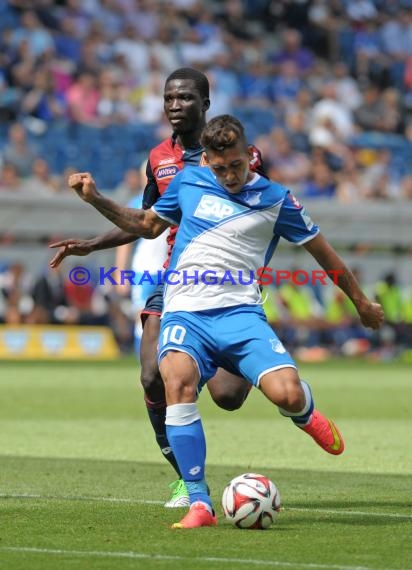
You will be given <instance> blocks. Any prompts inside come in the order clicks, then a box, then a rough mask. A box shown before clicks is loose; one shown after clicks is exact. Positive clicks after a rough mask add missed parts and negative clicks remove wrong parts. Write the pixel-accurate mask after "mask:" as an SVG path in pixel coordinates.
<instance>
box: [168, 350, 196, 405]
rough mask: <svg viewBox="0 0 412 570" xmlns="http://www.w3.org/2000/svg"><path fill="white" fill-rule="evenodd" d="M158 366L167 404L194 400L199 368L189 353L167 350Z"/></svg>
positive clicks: (185, 402)
mask: <svg viewBox="0 0 412 570" xmlns="http://www.w3.org/2000/svg"><path fill="white" fill-rule="evenodd" d="M159 368H160V372H161V374H162V378H163V381H164V384H165V391H166V401H167V405H168V406H171V405H173V404H187V403H193V402H195V401H196V398H197V385H198V383H199V369H198V365H197V363H196V362H195V360H194V359H193V358H192V357H191V356H190V355H189V354H187V353H185V352H180V351H174V350H169V351H168V352H167V353H166V354H165V355H164V356H163V358H162V359H161V361H160V364H159Z"/></svg>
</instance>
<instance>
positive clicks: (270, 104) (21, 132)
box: [0, 0, 412, 344]
mask: <svg viewBox="0 0 412 570" xmlns="http://www.w3.org/2000/svg"><path fill="white" fill-rule="evenodd" d="M182 66H192V67H196V68H198V69H200V70H202V71H204V72H205V73H206V74H207V75H208V77H209V79H210V83H211V109H210V112H209V115H208V116H209V118H210V117H212V116H214V115H217V114H221V113H232V114H234V115H236V116H237V117H238V118H239V119H241V120H242V122H243V123H244V124H245V126H246V130H247V134H248V138H249V140H250V142H254V143H255V144H256V145H257V146H258V147H259V148H260V149H261V151H262V155H263V158H264V162H265V165H266V168H267V170H268V173H269V175H270V176H271V177H272V178H274V179H276V180H277V181H279V182H281V183H283V184H285V185H286V186H288V187H289V188H291V189H292V190H293V191H294V192H295V193H296V194H297V195H298V197H302V198H304V199H305V200H306V199H318V198H323V199H328V200H331V199H335V200H337V201H340V202H345V203H354V204H355V203H358V202H359V200H375V201H376V200H380V201H382V200H398V201H402V200H411V199H412V0H210V1H208V2H201V1H199V0H0V192H9V193H10V192H12V193H29V194H30V195H31V196H35V195H38V196H43V197H47V196H55V195H58V194H59V193H62V192H66V191H67V189H66V181H67V176H68V174H69V173H70V172H72V171H74V170H90V171H91V172H93V174H94V176H95V178H96V181H97V183H98V185H99V187H100V188H102V189H105V190H106V191H108V192H115V194H113V195H115V196H119V197H121V199H122V201H124V202H126V201H127V200H128V198H130V197H131V196H132V195H133V194H135V193H136V191H137V190H138V188H136V180H137V178H136V176H135V173H136V169H138V168H139V166H140V164H141V163H142V162H143V161H144V160H145V158H146V157H147V152H148V150H149V148H151V147H152V146H153V145H155V144H157V142H158V141H160V140H161V139H162V138H164V137H165V136H168V135H169V134H170V130H169V129H170V127H169V125H168V124H167V123H166V122H165V119H164V117H163V97H162V91H163V84H164V80H165V78H166V77H167V75H168V74H169V73H170V72H172V71H173V70H174V69H176V68H178V67H182ZM116 191H117V193H116ZM1 279H2V282H1V283H2V289H3V291H5V293H4V295H3V296H5V297H6V298H7V299H8V300H9V306H10V308H11V309H12V308H13V307H14V306H16V303H14V305H13V303H11V304H10V300H11V299H12V298H14V295H15V294H16V293H15V291H14V286H12V285H10V284H12V283H14V282H16V280H17V281H18V282H19V286H18V287H17V286H16V287H17V291H20V292H21V293H22V295H23V297H22V298H25V293H29V297H31V298H32V300H34V301H33V303H34V305H32V307H33V308H32V309H31V310H29V304H27V305H26V306H25V311H23V312H24V319H25V320H27V319H35V320H36V319H37V320H38V319H39V318H40V320H44V319H47V318H48V319H49V320H52V321H54V320H55V319H57V321H66V320H69V321H71V320H73V321H74V322H75V321H76V320H79V319H80V320H82V319H83V318H85V319H86V320H87V319H89V318H90V319H92V320H96V319H100V318H107V315H108V314H109V313H110V310H111V309H110V301H108V299H109V298H110V296H108V295H107V294H105V293H103V294H100V293H99V295H97V294H96V295H95V291H89V292H88V294H87V295H86V293H85V292H84V291H83V293H82V295H84V296H85V297H87V299H86V298H82V299H79V298H74V297H76V295H77V294H79V292H78V291H77V292H75V291H71V292H70V291H69V289H70V287H69V286H68V284H67V283H66V286H64V282H61V281H60V277H59V276H58V275H54V276H53V278H51V277H50V279H49V278H48V280H46V281H47V287H49V288H50V291H52V292H53V295H57V297H58V298H60V297H59V296H60V295H62V297H61V299H60V301H57V299H56V306H58V307H69V309H71V308H74V309H76V310H73V311H71V310H69V311H68V312H67V311H66V310H65V309H62V311H60V313H59V315H60V316H59V315H57V313H56V310H55V309H56V306H54V305H53V309H51V308H50V307H46V306H44V305H43V304H42V303H41V302H40V301H38V299H40V298H43V297H44V298H45V299H46V298H49V297H50V295H49V294H46V293H45V288H46V282H44V283H42V278H40V280H39V281H36V282H35V283H32V284H31V286H32V289H30V292H29V289H27V290H26V289H25V287H26V285H25V273H24V268H22V267H19V266H18V264H17V265H16V266H10V267H8V268H6V269H5V271H4V272H3V273H2V274H1ZM49 281H50V282H49ZM7 283H9V285H7ZM5 284H6V285H5ZM78 289H79V288H78ZM300 289H301V290H304V289H306V288H305V287H301V288H300ZM402 295H403V294H402ZM18 296H19V295H18ZM52 297H53V296H52ZM72 297H73V298H72ZM292 297H293V295H292ZM53 299H55V298H54V297H53ZM62 299H64V302H63V301H62ZM278 300H279V299H278ZM280 300H281V302H280V306H281V307H283V309H284V308H285V306H286V305H285V298H283V299H282V298H280ZM19 302H20V301H19ZM318 302H319V300H318ZM53 303H54V301H53ZM93 303H94V304H95V307H97V309H96V308H94V309H93V308H92V307H93V306H94V305H93ZM336 303H337V304H338V305H339V303H338V301H336ZM397 303H398V301H397ZM399 303H401V301H399ZM402 303H403V301H402ZM408 303H409V305H410V300H409V301H408ZM275 305H276V306H277V307H279V302H277V303H275V304H274V306H275ZM320 305H321V306H322V302H320ZM409 305H408V306H409ZM103 306H104V307H105V310H103V309H102V307H103ZM117 306H118V305H116V307H117ZM399 306H400V305H399ZM38 307H40V309H41V310H40V309H39V310H40V313H41V316H40V317H38V316H36V310H35V309H36V308H38ZM325 307H326V304H325V302H323V316H322V319H324V318H325V315H326V314H327V313H328V311H329V309H325ZM341 308H342V307H341ZM283 309H282V311H283ZM399 310H401V309H399ZM96 311H97V312H96ZM99 311H100V312H99ZM282 311H280V313H279V315H280V316H279V318H280V319H282V314H283V313H282ZM113 312H115V311H114V310H113ZM275 312H276V311H275ZM409 312H410V309H409ZM120 313H122V314H124V311H123V312H122V311H120ZM332 313H333V311H332ZM83 314H84V315H86V316H85V317H83V316H82V315H83ZM401 314H403V313H396V312H395V313H394V315H393V318H392V317H391V319H392V321H391V322H392V323H393V327H392V329H391V330H393V331H394V333H393V335H392V337H391V335H390V334H388V335H387V336H388V339H389V338H396V339H397V340H399V339H400V342H404V340H403V339H404V336H402V335H404V332H402V331H400V330H399V327H398V326H397V323H398V322H399V319H401ZM47 315H48V316H47ZM312 317H313V315H312V316H311V318H312ZM21 318H22V317H21V316H20V317H19V316H18V311H17V312H16V313H14V312H13V310H10V311H8V314H4V313H3V319H4V320H6V321H7V322H14V321H15V320H17V321H18V319H21ZM114 318H115V317H113V319H114ZM313 318H315V317H313ZM330 318H332V317H330ZM333 318H337V317H336V315H335V317H333ZM342 318H343V317H342ZM345 318H349V317H348V316H347V317H345ZM118 319H119V322H120V321H121V318H120V317H118ZM278 320H279V319H278V317H276V319H275V321H277V322H278ZM411 320H412V319H411ZM329 322H331V321H329ZM122 326H123V325H120V324H119V325H118V328H119V330H120V329H122V330H123V329H124V327H123V328H122ZM322 327H323V325H322V326H320V328H319V335H318V337H317V339H318V340H317V342H321V341H322V339H323V338H324V336H325V335H323V329H322ZM408 327H410V323H408ZM126 328H127V327H126ZM326 328H327V327H326V326H325V329H326ZM337 329H339V326H337ZM408 330H409V329H408ZM121 334H125V333H119V335H120V336H121ZM285 334H288V333H287V331H286V332H285ZM405 334H406V333H405ZM322 335H323V336H322ZM126 336H127V335H126ZM335 336H336V338H337V337H338V336H339V332H336V335H335ZM319 339H320V340H319ZM291 342H292V340H291ZM293 342H295V340H293ZM296 342H297V341H296ZM322 342H323V341H322ZM328 342H329V341H327V342H326V344H327V343H328ZM334 342H335V341H333V340H332V341H330V342H329V344H333V343H334ZM372 342H374V341H372ZM388 342H389V341H388ZM390 342H392V341H390Z"/></svg>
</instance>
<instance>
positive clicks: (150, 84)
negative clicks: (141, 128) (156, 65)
mask: <svg viewBox="0 0 412 570" xmlns="http://www.w3.org/2000/svg"><path fill="white" fill-rule="evenodd" d="M163 83H164V80H163V78H162V77H161V76H160V75H159V73H153V74H152V75H150V77H149V79H148V81H147V84H146V85H145V87H144V88H143V90H142V93H141V95H140V98H139V102H138V109H137V116H138V118H139V120H140V121H141V122H142V123H147V124H149V125H154V124H156V123H159V122H160V120H161V119H162V116H163V91H162V86H163Z"/></svg>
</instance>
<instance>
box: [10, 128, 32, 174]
mask: <svg viewBox="0 0 412 570" xmlns="http://www.w3.org/2000/svg"><path fill="white" fill-rule="evenodd" d="M37 155H38V152H37V150H36V149H35V148H34V146H33V145H32V144H30V143H29V141H28V139H27V133H26V129H25V128H24V127H23V125H22V124H20V123H12V125H11V126H10V128H9V131H8V140H7V142H6V145H5V146H4V148H3V159H4V161H5V162H8V163H9V164H12V165H13V166H15V167H16V168H17V171H18V173H19V175H20V176H22V177H25V176H28V175H29V174H30V172H31V168H32V165H33V161H34V159H35V158H36V157H37Z"/></svg>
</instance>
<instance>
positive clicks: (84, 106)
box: [67, 71, 101, 126]
mask: <svg viewBox="0 0 412 570" xmlns="http://www.w3.org/2000/svg"><path fill="white" fill-rule="evenodd" d="M99 99H100V94H99V91H98V88H97V78H96V75H95V74H93V73H90V72H88V71H83V72H80V73H79V74H78V75H77V76H76V78H75V80H74V82H73V84H72V85H71V86H70V87H69V88H68V90H67V104H68V110H69V115H70V118H71V119H72V120H73V121H76V122H78V123H82V124H84V125H90V126H99V125H100V124H101V121H100V120H99V117H98V113H97V107H98V103H99Z"/></svg>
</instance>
